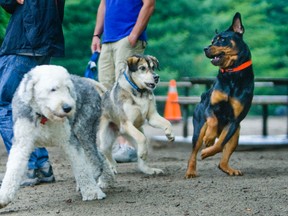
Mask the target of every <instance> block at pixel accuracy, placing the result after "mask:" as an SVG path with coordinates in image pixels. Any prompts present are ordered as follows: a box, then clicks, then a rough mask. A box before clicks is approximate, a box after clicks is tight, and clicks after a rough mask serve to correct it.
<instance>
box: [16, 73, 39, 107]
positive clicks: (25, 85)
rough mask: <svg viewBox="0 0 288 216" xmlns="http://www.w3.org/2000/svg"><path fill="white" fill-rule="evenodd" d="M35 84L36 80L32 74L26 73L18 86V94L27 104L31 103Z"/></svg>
mask: <svg viewBox="0 0 288 216" xmlns="http://www.w3.org/2000/svg"><path fill="white" fill-rule="evenodd" d="M34 85H35V81H34V80H33V78H32V76H31V74H29V73H27V74H25V75H24V77H23V79H22V81H21V82H20V85H19V87H18V95H19V97H20V100H22V101H23V102H25V103H26V104H29V103H30V101H31V100H32V98H33V92H34V90H33V89H34Z"/></svg>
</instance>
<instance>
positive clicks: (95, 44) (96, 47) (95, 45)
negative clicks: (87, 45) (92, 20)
mask: <svg viewBox="0 0 288 216" xmlns="http://www.w3.org/2000/svg"><path fill="white" fill-rule="evenodd" d="M95 51H97V52H101V41H100V38H99V37H97V36H93V38H92V44H91V52H92V53H94V52H95Z"/></svg>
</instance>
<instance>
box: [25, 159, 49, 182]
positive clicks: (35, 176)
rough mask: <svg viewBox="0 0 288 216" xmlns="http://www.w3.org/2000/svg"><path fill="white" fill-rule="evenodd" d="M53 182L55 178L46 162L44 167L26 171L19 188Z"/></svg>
mask: <svg viewBox="0 0 288 216" xmlns="http://www.w3.org/2000/svg"><path fill="white" fill-rule="evenodd" d="M53 182H55V177H54V174H53V169H52V166H51V165H50V163H49V162H46V163H45V164H44V166H43V167H41V168H39V169H28V170H27V173H26V175H25V178H24V179H23V180H22V182H21V186H22V187H26V186H34V185H38V184H41V183H53Z"/></svg>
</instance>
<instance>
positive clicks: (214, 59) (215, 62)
mask: <svg viewBox="0 0 288 216" xmlns="http://www.w3.org/2000/svg"><path fill="white" fill-rule="evenodd" d="M219 60H220V58H219V57H217V56H215V57H214V58H213V59H211V63H212V64H213V65H218V62H219Z"/></svg>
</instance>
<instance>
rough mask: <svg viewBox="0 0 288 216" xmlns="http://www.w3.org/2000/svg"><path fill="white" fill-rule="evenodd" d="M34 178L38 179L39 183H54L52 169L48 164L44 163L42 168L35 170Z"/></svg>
mask: <svg viewBox="0 0 288 216" xmlns="http://www.w3.org/2000/svg"><path fill="white" fill-rule="evenodd" d="M36 176H37V177H38V179H39V183H52V182H55V177H54V174H53V169H52V166H51V165H50V163H49V162H46V163H45V164H44V166H43V167H41V168H39V169H37V171H36Z"/></svg>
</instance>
